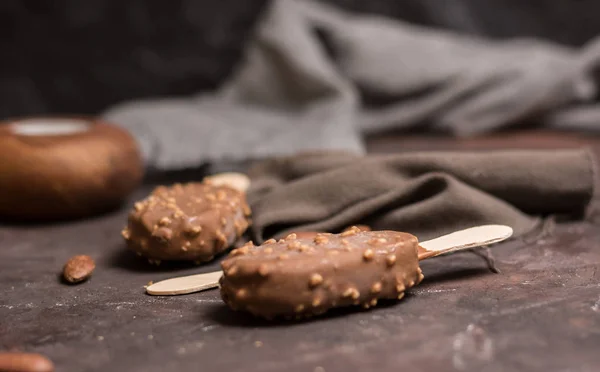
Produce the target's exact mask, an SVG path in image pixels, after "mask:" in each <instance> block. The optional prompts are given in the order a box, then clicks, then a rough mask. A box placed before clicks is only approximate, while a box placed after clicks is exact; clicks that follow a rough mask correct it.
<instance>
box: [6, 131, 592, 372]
mask: <svg viewBox="0 0 600 372" xmlns="http://www.w3.org/2000/svg"><path fill="white" fill-rule="evenodd" d="M525 138H528V137H525ZM538 138H548V137H547V136H546V137H543V136H541V135H539V136H538ZM558 138H560V137H556V138H555V141H558V142H552V141H549V142H543V141H542V143H549V145H547V146H554V147H558V146H559V145H560V146H564V147H570V146H574V145H578V142H577V141H578V140H571V139H563V140H562V141H559V140H558ZM385 141H390V140H389V139H385ZM529 141H530V142H529V143H530V144H531V147H540V145H539V143H538V144H537V145H536V144H535V143H534V141H535V139H531V138H530V139H529ZM513 142H516V143H521V144H522V145H523V144H524V142H523V141H521V142H519V140H518V139H515V138H511V137H510V136H507V137H505V138H504V141H500V140H498V141H497V142H496V145H495V147H508V146H509V145H510V143H513ZM377 143H378V142H377V141H375V142H374V143H373V145H372V149H373V150H374V151H375V150H377V149H381V148H382V147H380V145H377ZM388 143H389V142H388ZM398 143H401V141H400V140H398ZM448 143H449V144H454V145H453V146H454V148H460V147H461V146H460V144H458V145H457V142H448ZM438 147H439V148H443V147H444V146H443V145H442V144H439V143H438ZM448 147H451V146H448ZM382 151H383V150H382ZM145 192H147V190H140V192H139V194H138V195H136V197H139V196H141V195H143V194H144V193H145ZM134 199H135V198H134ZM125 217H126V210H125V209H123V210H121V211H116V212H113V213H111V214H108V215H104V216H100V217H97V218H94V219H90V220H86V221H78V222H72V223H66V224H59V225H45V226H3V227H0V348H1V349H11V348H15V349H21V350H27V351H34V352H39V353H42V354H44V355H47V356H48V357H49V358H51V359H52V360H53V361H54V363H55V364H56V366H57V370H59V371H150V372H151V371H166V372H168V371H184V370H201V371H203V372H208V371H249V372H268V371H281V370H286V371H289V372H296V371H298V372H300V371H308V372H312V371H328V372H332V371H339V372H341V371H404V370H405V371H455V370H458V371H493V372H496V371H548V372H554V371H555V372H564V371H577V372H588V371H589V372H592V371H598V370H600V353H598V348H599V346H600V270H599V268H600V244H599V243H598V242H599V241H600V230H598V228H597V226H594V225H592V224H590V223H587V222H586V223H575V224H570V225H559V226H558V227H557V228H556V229H554V230H552V229H551V230H549V231H550V232H551V234H549V235H547V236H545V237H543V238H541V239H539V240H536V241H534V240H527V239H520V240H515V241H510V242H507V243H502V244H499V245H496V246H494V247H493V249H492V250H493V252H494V255H495V258H496V263H497V265H498V268H499V269H500V270H501V273H500V274H493V273H491V272H489V271H488V270H487V269H486V264H485V262H484V261H482V260H481V259H480V258H478V257H476V256H475V255H472V254H469V253H461V254H457V255H454V256H449V257H441V258H436V259H432V260H428V261H423V262H422V268H423V271H424V273H425V280H424V282H423V283H422V284H421V285H419V286H418V287H416V288H415V289H413V290H411V291H410V294H409V295H408V296H407V297H406V298H405V299H404V300H402V301H400V302H397V303H396V302H388V303H386V304H383V305H382V306H378V307H377V308H375V309H372V310H370V311H363V310H340V311H335V312H333V313H332V314H329V315H327V316H324V317H320V318H317V319H314V320H312V321H306V322H302V323H277V324H272V323H268V322H265V321H259V320H256V319H253V318H251V317H248V316H245V315H243V314H239V313H234V312H232V311H230V310H228V309H227V308H226V307H225V305H224V304H223V303H222V301H221V300H220V298H219V295H218V291H216V290H211V291H207V292H203V293H197V294H191V295H186V296H178V297H151V296H148V295H146V294H145V293H144V287H143V286H144V285H145V284H147V283H148V282H149V281H151V280H152V281H158V280H161V279H165V278H169V277H172V276H179V275H184V274H191V273H196V272H201V271H210V270H212V269H215V268H216V267H218V266H217V263H213V264H210V265H208V266H202V267H184V266H176V265H164V266H160V267H158V268H156V267H154V266H150V265H148V264H146V263H145V262H143V261H140V260H139V259H138V258H137V257H136V256H135V255H134V254H132V253H130V252H128V251H126V249H125V247H124V244H123V242H122V239H121V237H120V235H119V231H120V229H121V228H122V226H123V224H124V222H125ZM75 254H89V255H90V256H92V257H93V258H95V259H96V261H97V268H96V271H95V273H94V275H93V276H92V278H91V279H90V280H89V281H88V282H86V283H83V284H81V285H78V286H68V285H66V284H63V283H61V282H60V280H59V277H58V275H59V273H60V271H61V268H62V265H63V264H64V262H65V261H66V260H67V259H68V258H69V257H71V256H72V255H75ZM319 367H321V368H319Z"/></svg>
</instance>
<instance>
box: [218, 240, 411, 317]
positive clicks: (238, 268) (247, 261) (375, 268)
mask: <svg viewBox="0 0 600 372" xmlns="http://www.w3.org/2000/svg"><path fill="white" fill-rule="evenodd" d="M417 247H418V242H417V238H416V237H414V236H413V235H410V234H407V233H401V232H394V231H371V232H361V231H360V230H359V229H352V230H349V231H345V232H343V233H341V234H326V233H323V234H318V235H316V236H315V237H314V238H313V239H310V238H297V237H296V236H295V234H290V236H288V237H287V238H285V239H282V240H279V241H277V242H276V241H274V240H270V241H266V242H265V243H264V244H262V245H260V246H258V247H255V246H253V245H252V243H249V244H247V245H245V246H243V247H240V248H237V249H235V250H233V251H232V252H231V253H230V254H229V256H228V257H227V258H226V259H225V260H223V262H222V268H223V276H222V277H221V280H220V286H221V296H222V298H223V300H224V301H225V302H226V303H227V304H228V305H229V306H230V307H231V308H232V309H234V310H244V311H248V312H250V313H253V314H254V315H257V316H262V317H265V318H274V317H279V316H283V317H292V316H295V317H304V316H310V315H316V314H321V313H323V312H325V311H327V310H328V309H331V308H334V307H342V306H349V305H362V306H363V307H365V308H368V307H371V306H375V305H376V304H377V300H378V299H400V298H402V297H403V296H404V291H405V289H407V288H410V287H412V286H414V285H416V284H418V283H419V282H420V281H421V280H422V279H423V274H422V273H421V269H420V268H419V261H418V258H417Z"/></svg>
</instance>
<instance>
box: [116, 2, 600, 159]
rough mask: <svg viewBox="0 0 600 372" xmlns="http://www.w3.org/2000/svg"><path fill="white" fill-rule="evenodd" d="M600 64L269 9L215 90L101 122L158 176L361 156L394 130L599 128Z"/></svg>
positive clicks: (342, 15)
mask: <svg viewBox="0 0 600 372" xmlns="http://www.w3.org/2000/svg"><path fill="white" fill-rule="evenodd" d="M315 30H319V31H320V34H322V35H324V39H325V42H324V40H323V38H322V37H320V36H319V34H318V33H317V32H315ZM330 51H333V52H332V53H330ZM599 57H600V43H598V42H595V41H593V42H591V43H590V45H588V46H585V47H584V48H582V49H581V50H576V49H572V48H568V47H563V46H559V45H555V44H551V43H547V42H543V41H537V40H528V39H520V40H511V41H490V40H484V39H478V38H474V37H470V36H464V35H459V34H456V33H452V32H450V31H442V30H434V29H428V28H424V27H419V26H415V25H411V24H408V23H403V22H401V21H397V20H391V19H387V18H384V17H381V16H371V15H356V14H351V13H348V12H345V11H342V10H340V9H337V8H334V7H331V6H327V5H325V4H322V3H318V2H313V1H308V0H305V1H299V0H296V1H294V0H274V1H273V2H272V3H271V5H270V6H269V8H268V9H267V10H266V12H265V13H264V14H263V17H262V19H261V21H260V22H259V25H258V27H257V29H256V32H255V35H254V37H253V39H252V40H251V41H250V42H249V45H248V47H247V50H246V54H245V58H244V60H243V61H241V63H240V66H239V69H238V70H237V71H236V72H235V73H234V74H233V75H232V76H231V77H230V79H229V80H228V81H226V82H225V83H224V84H223V86H222V87H221V88H220V89H219V90H218V91H216V92H214V93H212V94H209V95H207V94H200V95H198V96H195V97H189V98H181V99H156V100H144V101H137V102H128V103H124V104H120V105H117V106H115V107H112V108H111V109H109V110H108V111H107V112H105V113H104V117H105V118H106V119H108V120H110V121H113V122H115V123H117V124H119V125H121V126H123V127H124V128H126V129H128V130H129V131H130V132H131V133H132V134H133V135H134V136H135V137H136V138H137V140H138V141H139V143H140V146H141V148H142V152H143V155H144V157H145V159H146V162H147V164H148V166H150V167H153V168H155V169H158V170H172V169H181V168H189V167H195V166H199V165H201V164H204V163H207V162H213V161H234V162H235V161H237V160H247V159H249V158H250V159H256V158H263V157H268V156H272V155H286V154H291V153H295V152H299V151H314V150H345V151H350V152H353V153H357V154H361V153H363V152H364V145H363V137H364V136H365V135H367V134H373V133H381V132H385V131H389V130H401V129H404V130H409V129H413V128H421V129H426V130H430V131H436V132H443V133H449V134H451V135H454V136H473V135H477V134H481V133H486V132H490V131H494V130H498V129H500V128H505V127H509V126H515V125H522V124H531V123H536V124H539V125H545V126H548V127H553V128H562V129H578V130H579V129H586V130H589V129H595V128H596V127H597V124H596V123H598V122H599V121H600V108H599V107H598V106H596V105H594V99H595V96H596V83H595V81H594V79H593V69H594V67H595V66H596V65H597V62H598V59H599Z"/></svg>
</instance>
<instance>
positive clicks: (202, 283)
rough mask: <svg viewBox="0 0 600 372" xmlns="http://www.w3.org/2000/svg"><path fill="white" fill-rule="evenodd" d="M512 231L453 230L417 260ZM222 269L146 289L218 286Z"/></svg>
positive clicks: (166, 292)
mask: <svg viewBox="0 0 600 372" xmlns="http://www.w3.org/2000/svg"><path fill="white" fill-rule="evenodd" d="M512 233H513V230H512V229H511V228H510V227H508V226H503V225H485V226H477V227H472V228H469V229H465V230H461V231H456V232H453V233H451V234H448V235H444V236H440V237H439V238H435V239H432V240H427V241H424V242H421V243H420V244H419V260H424V259H427V258H432V257H436V256H439V255H442V254H447V253H452V252H457V251H460V250H463V249H469V248H475V247H481V246H485V245H490V244H494V243H498V242H501V241H503V240H506V239H508V238H510V237H511V236H512ZM221 275H222V271H214V272H210V273H204V274H196V275H188V276H181V277H178V278H171V279H167V280H163V281H160V282H157V283H154V284H152V285H150V286H148V287H147V288H146V292H148V294H151V295H160V296H172V295H180V294H188V293H194V292H200V291H204V290H207V289H212V288H217V287H218V286H219V279H220V278H221Z"/></svg>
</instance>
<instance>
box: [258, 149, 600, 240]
mask: <svg viewBox="0 0 600 372" xmlns="http://www.w3.org/2000/svg"><path fill="white" fill-rule="evenodd" d="M594 164H595V160H594V158H593V155H592V154H591V153H590V152H588V151H586V150H560V151H494V152H472V153H463V152H423V153H408V154H394V155H373V156H365V157H362V156H355V155H352V154H346V153H341V152H337V153H330V154H329V153H314V154H302V155H297V156H291V157H282V158H278V159H272V160H268V161H265V162H261V163H258V164H256V165H255V166H253V167H252V168H251V169H250V172H249V174H250V176H251V178H252V187H251V190H250V191H249V195H248V197H249V202H250V205H251V208H252V211H253V226H252V234H253V238H254V239H255V241H257V242H262V241H263V240H264V239H267V238H271V237H275V238H279V237H283V236H285V235H286V234H288V233H290V232H293V231H328V232H336V231H339V230H341V229H342V228H344V227H347V226H349V225H352V224H363V223H364V224H367V225H370V226H372V227H373V228H375V229H378V230H386V229H390V230H400V231H406V232H410V233H413V234H415V235H417V236H418V237H419V239H421V240H423V239H429V238H433V237H436V236H439V235H442V234H446V233H450V232H452V231H456V230H460V229H464V228H468V227H472V226H476V225H483V224H504V225H508V226H511V227H512V228H513V229H514V232H515V236H520V235H522V234H524V233H527V232H529V231H531V230H532V229H534V228H535V227H536V226H538V225H539V222H540V220H541V219H542V218H543V217H544V216H548V215H566V216H570V217H574V218H579V217H582V216H583V215H584V214H585V213H586V209H587V208H588V207H589V205H590V201H591V200H592V196H593V193H594V184H595V171H594V169H595V165H594Z"/></svg>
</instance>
